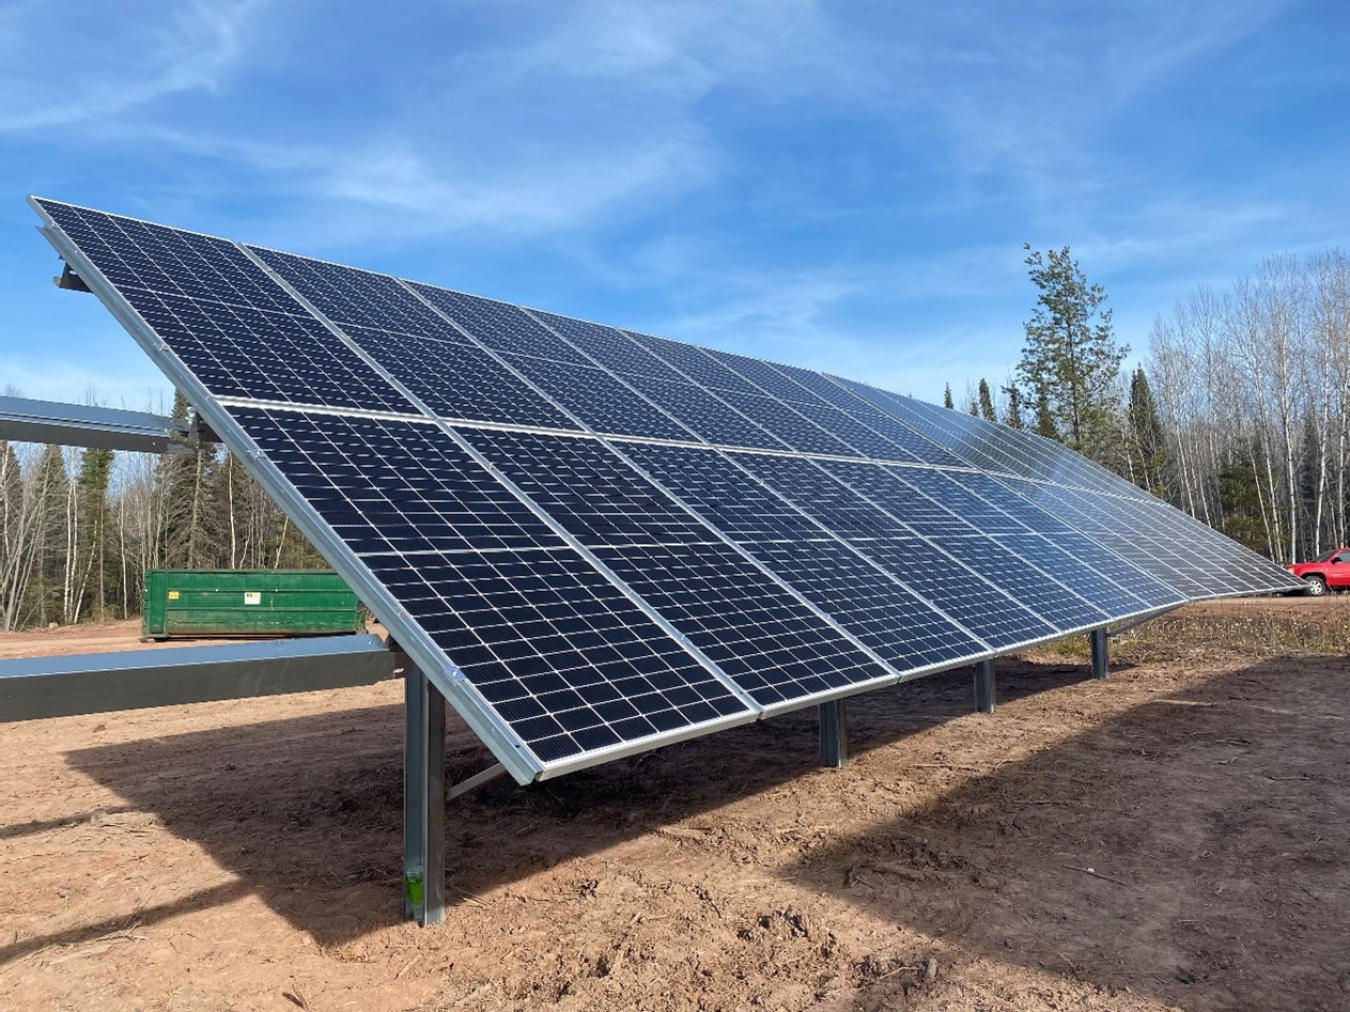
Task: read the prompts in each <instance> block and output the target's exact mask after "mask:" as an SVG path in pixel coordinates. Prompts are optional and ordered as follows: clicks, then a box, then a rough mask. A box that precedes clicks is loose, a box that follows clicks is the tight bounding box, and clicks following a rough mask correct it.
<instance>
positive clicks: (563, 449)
mask: <svg viewBox="0 0 1350 1012" xmlns="http://www.w3.org/2000/svg"><path fill="white" fill-rule="evenodd" d="M461 434H462V435H463V437H464V439H465V440H466V441H467V442H468V443H469V444H471V445H472V446H473V447H474V449H476V450H478V452H480V453H481V454H483V456H484V457H486V458H487V459H488V460H489V461H491V462H492V464H493V466H495V467H497V468H499V469H501V471H502V472H503V473H504V474H505V475H506V476H507V477H508V478H510V479H511V480H512V481H514V482H515V483H516V484H517V485H518V486H520V488H522V489H523V490H524V491H525V492H526V494H528V495H529V496H530V498H531V499H533V500H534V501H535V502H537V503H538V504H539V505H541V506H543V507H544V509H546V510H547V511H548V514H549V515H550V516H551V517H553V518H554V519H555V520H557V521H558V522H559V523H561V524H562V525H563V526H564V527H565V528H566V529H567V531H568V532H569V533H570V534H572V535H573V536H574V537H576V538H577V540H578V541H580V542H581V543H582V544H584V545H587V546H589V547H597V546H601V545H604V546H608V547H614V546H616V545H625V544H638V543H646V544H679V545H686V544H712V543H714V542H717V541H720V540H721V539H720V538H719V537H718V535H717V532H716V531H713V530H712V529H710V528H709V527H708V526H707V525H705V524H704V523H703V522H702V521H700V520H699V519H698V518H697V517H695V516H693V515H692V514H691V513H690V512H689V511H688V510H686V509H684V508H683V507H681V506H680V505H679V504H678V503H677V502H675V501H673V500H672V499H671V498H670V496H668V495H667V494H666V493H665V492H663V491H661V490H660V489H659V488H657V487H656V486H655V485H653V484H652V483H651V482H649V481H647V480H646V479H645V478H643V477H642V476H641V475H640V474H639V473H638V472H637V471H635V470H634V469H633V468H632V467H630V466H629V465H628V464H627V463H625V462H624V461H623V460H622V459H621V458H620V457H619V456H618V455H617V454H616V453H614V451H613V450H611V449H610V448H609V447H607V446H605V445H604V444H602V443H601V442H600V441H599V440H596V439H591V438H586V439H578V438H573V437H568V436H546V435H541V434H535V433H530V432H503V431H497V430H489V429H483V430H476V431H475V430H464V431H463V432H462V433H461Z"/></svg>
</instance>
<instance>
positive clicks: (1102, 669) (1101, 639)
mask: <svg viewBox="0 0 1350 1012" xmlns="http://www.w3.org/2000/svg"><path fill="white" fill-rule="evenodd" d="M1088 642H1089V643H1090V644H1091V645H1092V677H1093V678H1105V677H1107V676H1108V675H1109V674H1110V673H1111V668H1110V664H1109V661H1108V655H1107V650H1106V630H1105V629H1093V630H1092V632H1090V633H1088Z"/></svg>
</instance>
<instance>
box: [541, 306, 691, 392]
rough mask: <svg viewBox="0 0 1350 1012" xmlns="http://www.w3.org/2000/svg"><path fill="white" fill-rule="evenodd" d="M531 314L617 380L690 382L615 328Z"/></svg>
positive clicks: (551, 314) (553, 315)
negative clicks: (641, 378) (646, 378)
mask: <svg viewBox="0 0 1350 1012" xmlns="http://www.w3.org/2000/svg"><path fill="white" fill-rule="evenodd" d="M529 313H530V315H531V316H533V317H535V319H537V320H539V321H540V322H541V323H543V324H545V325H546V326H548V327H549V328H550V329H551V330H553V331H555V332H557V333H558V334H560V335H562V337H564V338H566V339H567V340H568V341H569V342H570V343H572V344H573V345H575V346H576V347H577V348H579V349H580V350H581V351H583V352H585V353H586V355H587V356H589V357H590V358H591V359H592V360H594V361H595V363H596V364H598V365H601V366H603V367H604V368H606V369H608V370H610V371H611V372H613V373H615V374H616V375H618V376H626V375H637V376H655V377H657V378H658V379H665V380H674V381H676V382H687V381H686V380H685V378H684V377H683V376H681V375H680V374H679V373H677V372H676V371H675V370H674V369H672V368H671V367H670V366H668V365H666V363H664V362H662V361H661V360H660V359H659V358H657V357H656V356H655V355H653V354H652V353H651V352H649V351H648V350H647V349H646V348H644V347H642V345H640V344H638V343H637V342H636V341H634V340H633V339H632V338H631V337H628V336H627V335H626V334H624V333H622V332H621V331H619V330H616V329H615V328H613V327H605V326H602V325H601V324H598V323H588V322H586V321H585V320H574V319H572V318H571V317H570V316H557V315H555V314H553V313H545V312H541V311H540V310H538V309H531V310H529Z"/></svg>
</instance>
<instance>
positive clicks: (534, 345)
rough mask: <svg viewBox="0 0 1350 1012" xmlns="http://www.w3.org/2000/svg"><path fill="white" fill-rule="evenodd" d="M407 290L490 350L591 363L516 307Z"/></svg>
mask: <svg viewBox="0 0 1350 1012" xmlns="http://www.w3.org/2000/svg"><path fill="white" fill-rule="evenodd" d="M411 287H412V288H413V289H415V290H416V291H417V292H418V293H419V294H420V295H422V296H423V297H425V298H426V300H427V301H428V302H430V303H431V304H432V305H433V306H435V307H436V308H437V309H439V310H440V311H441V312H442V313H444V314H445V315H446V316H448V317H450V319H452V320H454V321H455V323H456V324H458V325H459V326H460V327H461V328H462V329H463V330H464V331H466V332H467V333H468V334H470V335H472V336H473V337H474V338H476V339H477V340H478V341H481V342H482V343H483V344H484V345H486V346H487V347H489V348H491V349H492V350H493V351H504V352H512V353H514V354H518V355H532V356H534V357H535V358H547V359H552V360H553V361H554V362H571V363H573V364H574V365H590V364H591V363H590V362H589V361H588V360H587V358H586V356H585V355H583V354H582V353H581V352H579V351H578V350H577V349H575V348H573V347H572V345H570V344H569V343H567V342H566V341H564V340H563V339H562V338H560V337H559V336H558V335H557V334H554V333H553V332H552V331H550V330H549V329H548V328H547V327H545V326H544V325H543V324H541V323H540V322H539V321H538V320H536V319H535V318H534V317H532V316H530V314H529V313H527V312H525V310H523V309H521V308H520V307H519V306H512V305H508V304H507V303H505V302H494V301H493V300H492V299H482V298H479V297H478V296H476V295H465V294H464V293H463V292H452V291H450V290H449V289H448V288H434V287H432V286H431V285H422V284H412V285H411Z"/></svg>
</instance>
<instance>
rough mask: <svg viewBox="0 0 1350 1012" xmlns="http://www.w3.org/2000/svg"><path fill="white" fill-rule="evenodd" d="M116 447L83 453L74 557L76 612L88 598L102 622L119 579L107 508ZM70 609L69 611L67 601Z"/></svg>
mask: <svg viewBox="0 0 1350 1012" xmlns="http://www.w3.org/2000/svg"><path fill="white" fill-rule="evenodd" d="M112 463H113V451H112V450H100V449H96V448H93V447H90V448H88V449H86V450H85V451H84V452H83V454H81V456H80V472H79V476H78V478H77V479H76V480H77V484H78V497H79V511H78V528H79V538H78V541H77V544H78V545H79V551H78V552H77V553H76V557H75V558H74V559H72V560H71V561H72V565H73V566H74V567H75V569H74V577H75V581H76V584H77V588H78V589H77V598H76V599H75V600H74V601H73V602H72V603H73V604H74V614H73V615H71V616H70V617H72V618H78V616H79V612H80V611H81V610H82V607H83V606H84V602H85V599H88V607H89V610H91V611H92V612H93V613H94V615H95V616H96V617H97V618H98V620H99V621H100V622H101V621H103V620H104V619H105V618H107V604H108V591H109V584H110V582H115V581H116V579H117V573H116V570H115V569H113V568H112V553H111V552H110V551H109V548H110V546H109V543H108V541H109V538H108V534H109V530H110V527H111V523H110V519H111V518H110V516H109V512H108V482H109V480H110V479H111V477H112ZM67 610H68V611H70V606H69V605H68V607H67Z"/></svg>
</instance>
